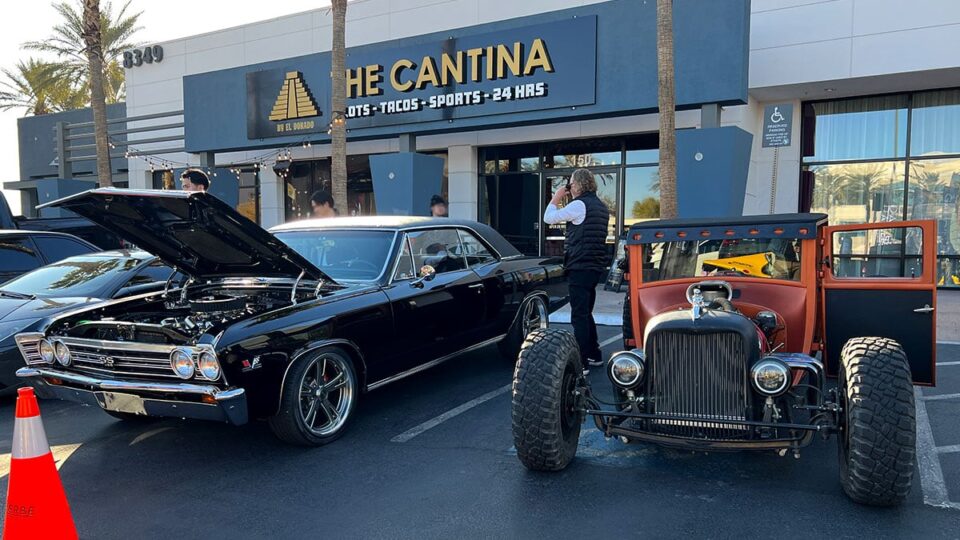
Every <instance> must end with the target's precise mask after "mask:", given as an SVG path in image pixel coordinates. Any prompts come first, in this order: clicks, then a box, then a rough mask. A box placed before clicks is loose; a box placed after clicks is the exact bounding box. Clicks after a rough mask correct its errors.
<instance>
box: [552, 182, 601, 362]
mask: <svg viewBox="0 0 960 540" xmlns="http://www.w3.org/2000/svg"><path fill="white" fill-rule="evenodd" d="M568 194H569V195H570V196H571V197H573V200H572V201H570V202H569V203H568V204H567V205H566V206H564V207H563V208H560V207H559V205H560V203H561V201H563V199H564V197H566V196H567V195H568ZM543 220H544V221H545V222H547V223H548V224H550V225H556V224H558V223H563V222H566V224H567V226H566V240H565V242H564V253H563V260H564V266H566V269H567V280H568V286H569V289H570V323H571V324H572V325H573V334H574V336H575V337H576V339H577V345H578V346H579V347H580V355H581V357H582V358H583V359H584V363H585V364H586V365H587V366H601V365H603V357H602V354H601V353H600V344H599V342H598V341H597V324H596V322H595V321H594V320H593V306H594V304H595V303H596V301H597V284H598V283H599V282H600V279H601V278H602V277H603V274H604V272H605V271H606V267H607V262H608V259H609V255H608V253H607V227H608V225H609V222H610V210H609V209H608V208H607V205H606V204H604V202H603V201H602V200H600V198H599V197H597V181H596V180H595V179H594V177H593V173H591V172H590V171H589V170H587V169H577V170H576V171H574V172H573V175H572V176H571V177H570V182H569V183H568V184H567V185H566V186H564V187H561V188H560V189H558V190H557V192H556V193H554V194H553V198H552V199H551V200H550V204H548V205H547V210H546V211H545V212H544V213H543Z"/></svg>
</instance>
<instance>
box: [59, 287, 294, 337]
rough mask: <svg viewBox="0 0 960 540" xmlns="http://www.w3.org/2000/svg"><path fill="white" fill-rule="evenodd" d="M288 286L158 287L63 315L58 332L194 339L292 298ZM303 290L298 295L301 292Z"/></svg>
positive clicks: (286, 303) (102, 335)
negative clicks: (133, 298)
mask: <svg viewBox="0 0 960 540" xmlns="http://www.w3.org/2000/svg"><path fill="white" fill-rule="evenodd" d="M290 296H291V295H290V286H289V285H286V286H280V285H273V286H259V287H242V286H241V287H237V286H212V285H208V286H203V287H196V288H194V289H187V290H186V291H184V290H175V291H169V292H166V293H157V294H154V295H151V296H150V297H147V298H143V299H139V300H136V301H132V302H120V303H116V304H110V305H107V306H104V307H101V308H98V309H94V310H91V311H88V312H85V313H82V314H78V315H76V316H74V317H70V318H67V319H65V320H62V321H59V323H58V324H59V325H60V328H57V329H55V330H54V333H56V334H60V335H66V336H70V337H77V338H86V339H99V340H105V341H128V342H140V343H154V344H168V345H190V344H194V343H196V342H197V340H198V339H199V338H200V336H202V335H204V334H206V333H210V332H216V331H219V329H220V328H222V327H223V326H225V325H227V324H230V323H232V322H235V321H238V320H241V319H245V318H247V317H251V316H254V315H257V314H259V313H264V312H267V311H270V310H273V309H277V308H280V307H283V306H285V305H289V304H290V303H292V299H291V297H290ZM298 296H300V295H298Z"/></svg>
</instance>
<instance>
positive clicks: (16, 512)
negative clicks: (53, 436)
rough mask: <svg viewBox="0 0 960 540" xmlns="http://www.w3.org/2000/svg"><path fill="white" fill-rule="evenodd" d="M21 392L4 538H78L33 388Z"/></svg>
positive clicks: (6, 539)
mask: <svg viewBox="0 0 960 540" xmlns="http://www.w3.org/2000/svg"><path fill="white" fill-rule="evenodd" d="M17 394H18V395H17V416H16V420H15V421H14V424H13V450H12V452H11V459H10V480H9V482H7V504H6V516H5V517H4V520H3V540H20V539H21V538H30V539H34V538H36V539H40V538H42V539H44V540H46V539H60V538H77V528H76V527H75V526H74V524H73V517H72V516H71V515H70V507H69V506H68V505H67V495H66V494H65V493H64V492H63V484H61V483H60V475H59V474H58V473H57V467H56V465H55V464H54V462H53V454H51V453H50V445H49V444H47V435H46V433H44V431H43V422H42V421H41V420H40V406H39V405H37V398H36V396H34V395H33V388H21V389H20V390H18V391H17Z"/></svg>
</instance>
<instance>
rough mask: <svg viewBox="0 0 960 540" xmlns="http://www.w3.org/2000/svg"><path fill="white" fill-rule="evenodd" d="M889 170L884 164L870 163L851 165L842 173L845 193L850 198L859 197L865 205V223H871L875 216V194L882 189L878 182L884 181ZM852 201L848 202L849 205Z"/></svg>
mask: <svg viewBox="0 0 960 540" xmlns="http://www.w3.org/2000/svg"><path fill="white" fill-rule="evenodd" d="M888 171H889V169H888V168H887V166H886V165H884V164H877V165H872V164H870V163H863V164H856V165H850V166H848V167H846V170H845V171H844V172H843V173H842V174H843V176H842V185H843V191H844V193H845V194H847V195H848V196H852V197H859V198H861V200H862V203H863V209H864V217H863V222H864V223H870V222H871V221H872V220H871V219H870V217H871V216H872V215H873V212H874V210H875V208H873V194H874V193H875V192H876V191H878V190H879V189H880V185H879V182H878V181H882V180H883V177H884V174H885V173H886V172H888ZM849 202H851V201H847V203H848V204H849Z"/></svg>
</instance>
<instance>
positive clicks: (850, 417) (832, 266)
mask: <svg viewBox="0 0 960 540" xmlns="http://www.w3.org/2000/svg"><path fill="white" fill-rule="evenodd" d="M935 246H936V230H935V223H934V222H933V221H905V222H888V223H876V224H860V225H840V226H828V225H827V216H825V215H823V214H788V215H769V216H747V217H738V218H725V219H721V218H715V219H687V220H684V219H677V220H660V221H650V222H643V223H639V224H636V225H634V226H633V227H632V228H631V229H630V231H629V232H628V236H627V258H626V261H627V263H628V264H627V268H626V269H625V270H626V275H627V277H628V280H629V287H628V289H629V290H628V293H627V297H626V301H625V307H624V328H623V330H624V350H623V351H620V352H616V353H614V354H613V355H612V356H611V357H610V359H609V361H608V362H607V366H606V372H607V375H608V377H609V379H610V382H611V384H612V386H613V396H614V398H613V400H612V401H613V403H604V402H603V401H602V400H601V399H600V398H599V397H598V396H597V394H596V393H594V392H593V390H592V389H591V387H590V383H589V381H588V379H587V377H585V375H584V371H583V366H582V363H581V358H580V353H579V351H578V350H577V345H576V341H575V340H574V339H573V336H572V335H571V334H570V333H568V332H565V331H562V330H557V329H548V330H536V331H534V332H532V333H531V334H529V335H528V337H527V339H526V342H525V343H524V345H523V347H522V349H521V351H520V354H519V357H518V361H517V365H516V370H515V373H514V381H513V410H512V416H513V435H514V441H515V444H516V449H517V455H518V457H519V458H520V461H521V462H522V463H523V464H524V465H525V466H526V467H527V468H529V469H534V470H560V469H563V468H564V467H566V466H567V464H568V463H569V462H570V461H571V460H572V459H573V457H574V456H575V454H576V451H577V443H578V439H579V434H580V425H581V423H582V421H583V419H584V418H585V417H587V416H589V417H592V418H593V421H594V422H595V423H596V425H597V428H598V429H599V430H600V431H602V432H603V433H604V434H605V435H606V436H608V437H617V438H619V439H621V440H623V441H624V442H630V441H644V442H648V443H655V444H659V445H663V446H671V447H675V448H685V449H690V450H697V451H724V450H767V451H775V452H778V453H779V454H780V455H786V454H787V453H793V454H794V455H795V456H797V457H799V451H800V449H801V448H803V447H804V446H806V445H808V444H810V442H811V441H812V440H813V438H814V437H817V436H822V437H828V436H831V435H835V436H836V439H837V441H838V445H839V456H840V483H841V485H842V487H843V489H844V491H845V492H846V493H847V494H848V495H849V496H850V497H851V498H852V499H853V500H855V501H857V502H860V503H864V504H871V505H893V504H897V503H899V502H901V501H902V500H903V499H904V498H905V497H906V495H907V493H908V492H909V491H910V486H911V483H912V479H913V470H914V460H915V454H916V449H915V439H916V435H915V419H914V389H913V385H914V384H918V385H933V384H934V383H935V375H936V374H935V371H934V370H935V358H934V355H935V339H936V338H935V336H934V331H935V327H936V325H935V324H934V310H935V307H936V286H935V265H936V258H935V254H934V248H935ZM834 381H835V384H834ZM607 401H609V400H607Z"/></svg>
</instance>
